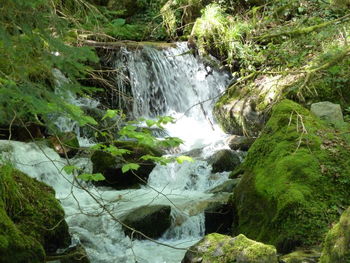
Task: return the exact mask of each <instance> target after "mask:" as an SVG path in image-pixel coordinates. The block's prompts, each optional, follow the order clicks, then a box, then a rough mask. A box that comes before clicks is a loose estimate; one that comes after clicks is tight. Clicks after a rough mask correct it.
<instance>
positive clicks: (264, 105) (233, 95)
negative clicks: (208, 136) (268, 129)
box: [213, 75, 293, 137]
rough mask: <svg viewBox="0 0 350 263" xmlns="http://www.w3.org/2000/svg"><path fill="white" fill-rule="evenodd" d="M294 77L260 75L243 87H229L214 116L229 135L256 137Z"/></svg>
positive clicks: (216, 107)
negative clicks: (271, 109) (275, 103)
mask: <svg viewBox="0 0 350 263" xmlns="http://www.w3.org/2000/svg"><path fill="white" fill-rule="evenodd" d="M292 81H293V77H292V76H282V75H276V76H271V75H270V76H268V75H266V76H264V75H261V76H259V77H257V78H255V79H254V80H252V81H248V83H245V84H244V86H237V87H233V86H231V88H229V92H227V93H225V94H224V96H222V97H221V98H220V99H219V100H218V102H217V103H216V105H215V107H214V112H213V113H214V116H215V117H216V119H217V121H218V123H219V124H220V126H221V127H222V128H223V130H224V131H225V132H227V133H229V134H237V135H249V136H250V137H257V136H258V135H259V133H260V132H261V130H262V129H263V127H264V124H265V122H266V120H267V117H268V115H269V114H268V112H269V109H270V107H271V105H272V104H273V103H274V102H275V101H277V100H278V99H279V98H280V96H281V92H282V90H284V87H286V86H288V85H290V83H291V82H292Z"/></svg>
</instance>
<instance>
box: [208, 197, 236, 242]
mask: <svg viewBox="0 0 350 263" xmlns="http://www.w3.org/2000/svg"><path fill="white" fill-rule="evenodd" d="M204 218H205V234H210V233H219V234H226V235H227V234H230V233H231V232H232V230H231V228H232V223H233V207H232V205H231V204H228V203H227V202H226V203H211V204H209V206H208V207H207V208H206V209H205V210H204Z"/></svg>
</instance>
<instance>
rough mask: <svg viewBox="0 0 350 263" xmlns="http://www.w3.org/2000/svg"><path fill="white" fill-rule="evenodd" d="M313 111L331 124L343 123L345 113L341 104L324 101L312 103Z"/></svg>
mask: <svg viewBox="0 0 350 263" xmlns="http://www.w3.org/2000/svg"><path fill="white" fill-rule="evenodd" d="M311 112H312V113H313V114H315V115H316V116H317V117H319V118H320V119H321V120H325V121H326V122H328V123H331V124H337V123H343V122H344V118H343V113H342V110H341V107H340V105H339V104H334V103H332V102H329V101H322V102H317V103H313V104H311Z"/></svg>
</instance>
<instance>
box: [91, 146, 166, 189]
mask: <svg viewBox="0 0 350 263" xmlns="http://www.w3.org/2000/svg"><path fill="white" fill-rule="evenodd" d="M115 146H116V147H118V148H122V149H127V150H130V151H131V153H130V154H128V155H124V156H123V157H124V158H125V159H122V158H121V157H118V156H113V155H112V154H110V153H107V152H103V151H95V152H94V153H93V154H92V156H91V161H92V163H93V173H102V174H103V176H104V177H105V178H106V179H105V180H103V181H98V182H94V184H95V185H97V186H110V187H113V188H115V189H130V188H138V187H139V185H141V184H146V182H147V179H148V176H149V174H150V173H151V172H152V170H153V168H154V167H155V163H154V162H152V161H142V163H140V160H139V158H140V157H141V156H143V155H146V154H150V155H153V156H158V157H159V156H161V155H162V153H163V152H161V151H159V150H157V149H152V148H150V147H146V146H140V145H138V144H137V143H136V142H132V141H124V142H123V141H119V142H116V143H115ZM125 161H126V162H130V163H139V164H140V168H139V169H138V170H137V171H134V172H133V171H128V172H126V173H123V172H122V166H123V165H124V164H125Z"/></svg>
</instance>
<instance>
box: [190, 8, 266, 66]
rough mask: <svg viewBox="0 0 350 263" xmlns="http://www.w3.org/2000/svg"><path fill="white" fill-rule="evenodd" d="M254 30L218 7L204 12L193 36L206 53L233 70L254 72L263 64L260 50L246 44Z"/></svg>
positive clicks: (195, 26)
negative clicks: (220, 60)
mask: <svg viewBox="0 0 350 263" xmlns="http://www.w3.org/2000/svg"><path fill="white" fill-rule="evenodd" d="M253 27H254V25H253V24H251V23H248V22H247V21H245V20H243V19H242V18H240V17H233V16H231V15H228V14H226V13H225V12H224V8H223V7H221V6H220V5H218V4H215V3H214V4H211V5H208V6H207V7H206V8H205V9H204V10H203V14H202V16H201V17H200V18H198V19H197V21H196V23H195V25H194V27H193V30H192V35H193V36H195V37H196V39H197V44H198V46H199V49H200V50H201V52H202V53H206V52H208V51H209V52H212V53H213V54H214V55H215V56H216V57H218V58H221V59H222V60H225V63H226V64H227V65H228V66H229V67H231V68H232V69H234V67H235V69H237V66H238V65H239V66H241V67H245V68H248V69H250V70H252V69H254V68H255V67H254V65H255V64H256V63H259V62H261V57H260V55H259V53H258V51H259V48H258V46H257V45H254V44H250V43H249V42H246V41H245V40H244V39H245V38H247V35H249V34H250V31H251V30H252V29H253Z"/></svg>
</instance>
